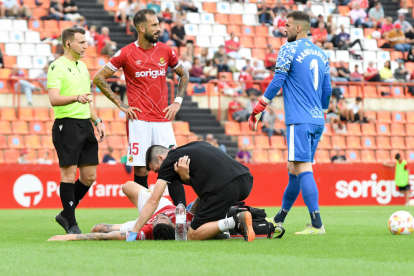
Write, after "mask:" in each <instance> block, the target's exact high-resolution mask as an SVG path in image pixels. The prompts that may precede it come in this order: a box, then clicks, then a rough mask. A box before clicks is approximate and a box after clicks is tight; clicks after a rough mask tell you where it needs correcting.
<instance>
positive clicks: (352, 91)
mask: <svg viewBox="0 0 414 276" xmlns="http://www.w3.org/2000/svg"><path fill="white" fill-rule="evenodd" d="M348 92H349V97H351V98H356V97H358V96H359V97H362V96H363V95H362V90H361V87H360V86H357V85H350V86H349V90H348Z"/></svg>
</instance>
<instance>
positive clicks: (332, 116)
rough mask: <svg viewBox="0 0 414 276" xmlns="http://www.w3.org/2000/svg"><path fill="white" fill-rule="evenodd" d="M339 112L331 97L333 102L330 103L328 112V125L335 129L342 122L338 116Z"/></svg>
mask: <svg viewBox="0 0 414 276" xmlns="http://www.w3.org/2000/svg"><path fill="white" fill-rule="evenodd" d="M338 113H339V111H338V109H337V108H336V105H335V103H334V99H333V98H332V97H331V100H330V102H329V107H328V111H327V113H326V123H328V124H330V125H331V127H333V125H334V124H338V123H340V122H341V120H340V119H339V115H338Z"/></svg>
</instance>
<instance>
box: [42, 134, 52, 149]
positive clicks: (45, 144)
mask: <svg viewBox="0 0 414 276" xmlns="http://www.w3.org/2000/svg"><path fill="white" fill-rule="evenodd" d="M41 143H42V148H44V149H51V150H52V149H55V146H54V145H53V141H52V136H51V135H43V136H42V137H41Z"/></svg>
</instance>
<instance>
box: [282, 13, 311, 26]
mask: <svg viewBox="0 0 414 276" xmlns="http://www.w3.org/2000/svg"><path fill="white" fill-rule="evenodd" d="M290 17H292V18H293V20H297V21H304V22H306V23H308V24H309V26H310V23H311V21H310V17H309V15H308V14H307V13H306V12H303V11H292V12H290V13H288V14H287V16H286V18H290Z"/></svg>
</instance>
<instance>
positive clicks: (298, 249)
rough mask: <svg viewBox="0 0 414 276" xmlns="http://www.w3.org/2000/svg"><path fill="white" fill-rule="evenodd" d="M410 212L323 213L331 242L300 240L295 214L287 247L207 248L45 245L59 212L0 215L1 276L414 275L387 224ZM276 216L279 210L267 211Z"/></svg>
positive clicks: (283, 242) (92, 219)
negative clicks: (392, 217)
mask: <svg viewBox="0 0 414 276" xmlns="http://www.w3.org/2000/svg"><path fill="white" fill-rule="evenodd" d="M399 210H406V211H409V212H410V213H411V214H413V213H414V208H413V207H402V206H393V207H389V206H387V207H325V208H322V209H321V214H322V220H323V222H324V224H325V229H326V231H327V235H324V236H296V235H294V232H296V231H300V230H302V229H303V227H304V225H305V223H306V222H308V221H309V215H308V214H307V209H306V208H303V207H296V208H293V209H292V211H291V212H290V213H289V215H288V217H287V219H286V223H285V228H286V231H287V232H286V234H285V236H284V237H283V238H282V239H280V240H279V239H272V240H268V239H263V240H262V239H260V240H255V241H253V242H251V243H246V242H244V241H242V240H226V241H203V242H175V241H168V242H161V241H160V242H155V241H142V242H132V243H127V242H124V241H77V242H46V240H47V239H48V238H50V237H52V236H53V235H56V234H64V232H63V229H62V228H60V226H58V225H57V223H55V222H54V216H55V215H56V214H57V212H58V211H57V210H1V211H0V217H1V222H2V225H1V229H2V230H1V235H0V271H1V273H0V274H1V275H31V276H33V275H123V276H124V275H197V276H198V275H226V276H228V275H275V274H276V275H279V274H280V275H403V274H407V273H408V274H411V273H412V271H414V262H413V261H412V252H413V246H414V240H413V239H414V234H413V235H407V236H394V235H392V234H391V233H390V232H389V231H388V225H387V222H388V218H389V217H390V215H391V214H392V213H393V212H395V211H399ZM266 211H267V213H268V215H269V216H270V215H274V214H275V213H276V212H277V211H278V208H266ZM136 213H137V212H136V210H135V209H79V210H77V218H78V223H79V226H80V228H81V229H82V230H83V232H84V233H87V232H88V231H89V230H90V229H91V228H92V227H93V225H95V224H97V223H103V222H106V223H123V222H125V221H127V220H132V219H133V218H134V216H135V215H136Z"/></svg>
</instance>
